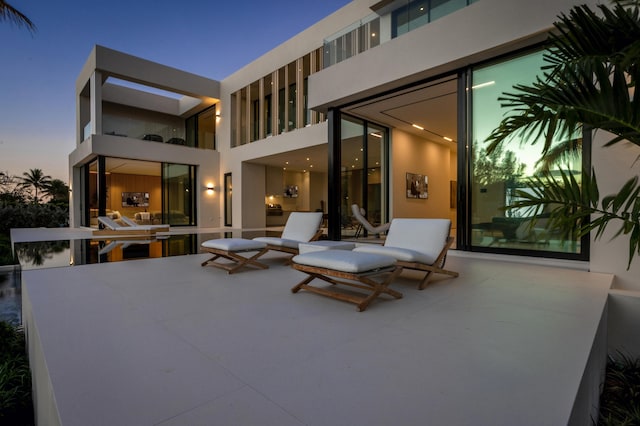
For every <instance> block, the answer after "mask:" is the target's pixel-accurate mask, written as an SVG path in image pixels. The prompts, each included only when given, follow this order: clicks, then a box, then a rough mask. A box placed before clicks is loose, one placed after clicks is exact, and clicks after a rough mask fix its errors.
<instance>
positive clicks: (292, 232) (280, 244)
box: [253, 212, 322, 257]
mask: <svg viewBox="0 0 640 426" xmlns="http://www.w3.org/2000/svg"><path fill="white" fill-rule="evenodd" d="M321 223H322V212H293V213H291V214H290V215H289V218H288V219H287V223H286V224H285V226H284V230H283V231H282V235H281V236H280V237H257V238H254V239H253V241H260V242H263V243H266V247H265V248H264V249H262V251H261V252H260V253H259V254H258V257H260V256H262V255H263V254H265V253H267V252H268V251H270V250H275V251H280V252H283V253H289V254H292V255H297V254H298V253H299V249H298V245H299V244H300V243H308V242H309V241H315V240H317V239H319V238H320V236H321V235H322V229H320V224H321Z"/></svg>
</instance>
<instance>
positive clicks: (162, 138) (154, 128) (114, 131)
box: [102, 114, 187, 146]
mask: <svg viewBox="0 0 640 426" xmlns="http://www.w3.org/2000/svg"><path fill="white" fill-rule="evenodd" d="M102 130H103V131H102V134H104V135H111V136H120V137H129V138H135V139H142V140H146V141H151V142H164V143H170V144H174V145H184V146H187V139H186V137H185V134H186V131H185V126H184V122H182V121H181V120H176V122H174V123H160V122H157V121H145V120H137V119H133V118H130V117H123V116H113V115H108V114H105V115H103V118H102Z"/></svg>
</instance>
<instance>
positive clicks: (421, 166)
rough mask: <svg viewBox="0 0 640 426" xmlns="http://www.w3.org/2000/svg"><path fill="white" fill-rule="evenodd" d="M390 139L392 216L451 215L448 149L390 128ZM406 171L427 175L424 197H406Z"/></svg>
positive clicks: (423, 216) (424, 216) (426, 216)
mask: <svg viewBox="0 0 640 426" xmlns="http://www.w3.org/2000/svg"><path fill="white" fill-rule="evenodd" d="M392 141H393V142H392V144H391V154H392V157H391V158H392V159H393V162H392V165H391V174H392V179H391V181H392V182H393V188H392V189H393V190H392V194H393V195H392V200H391V203H392V206H393V207H392V211H393V216H394V217H416V218H450V217H451V201H450V181H452V180H455V179H456V174H455V169H452V160H451V149H450V148H448V147H446V146H445V145H442V144H438V143H435V142H430V141H428V140H426V139H422V138H419V137H417V136H414V135H412V134H409V133H406V132H403V131H400V130H393V134H392ZM407 173H416V174H421V175H425V176H427V177H428V179H429V187H428V193H429V196H428V198H427V199H416V198H407V196H406V174H407Z"/></svg>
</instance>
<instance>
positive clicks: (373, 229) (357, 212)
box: [351, 204, 391, 238]
mask: <svg viewBox="0 0 640 426" xmlns="http://www.w3.org/2000/svg"><path fill="white" fill-rule="evenodd" d="M351 212H352V213H353V217H354V218H355V219H356V220H357V221H358V222H359V224H360V226H358V229H357V230H356V238H358V236H359V235H360V232H361V231H362V228H364V229H366V230H367V232H368V233H370V234H373V235H380V234H381V233H383V232H387V231H388V230H389V226H391V224H390V223H383V224H382V225H378V226H373V225H372V224H371V223H369V221H368V220H367V218H366V217H364V213H363V212H364V210H363V209H361V208H360V207H359V206H358V205H357V204H352V205H351Z"/></svg>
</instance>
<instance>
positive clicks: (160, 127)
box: [85, 102, 215, 149]
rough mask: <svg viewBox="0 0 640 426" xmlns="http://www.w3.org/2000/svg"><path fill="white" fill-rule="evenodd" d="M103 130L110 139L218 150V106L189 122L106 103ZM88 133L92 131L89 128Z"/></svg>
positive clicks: (192, 118) (191, 118)
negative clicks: (216, 146) (120, 138)
mask: <svg viewBox="0 0 640 426" xmlns="http://www.w3.org/2000/svg"><path fill="white" fill-rule="evenodd" d="M102 127H103V134H105V135H110V136H119V137H129V138H135V139H142V140H146V141H150V142H164V143H169V144H172V145H183V146H189V147H195V148H202V149H215V106H214V107H211V108H208V109H206V110H205V111H203V112H200V113H198V114H196V115H194V116H192V117H189V118H187V119H186V120H185V119H183V118H182V117H178V116H173V115H169V114H163V113H159V112H154V111H149V110H144V109H140V108H135V107H130V106H126V105H120V104H114V103H110V102H103V114H102ZM87 131H89V130H88V128H87V129H85V132H87ZM85 136H87V135H85Z"/></svg>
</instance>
